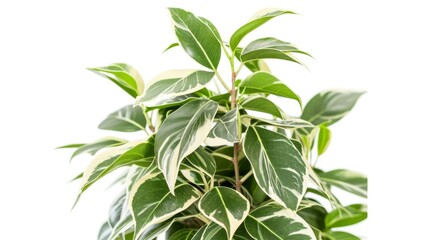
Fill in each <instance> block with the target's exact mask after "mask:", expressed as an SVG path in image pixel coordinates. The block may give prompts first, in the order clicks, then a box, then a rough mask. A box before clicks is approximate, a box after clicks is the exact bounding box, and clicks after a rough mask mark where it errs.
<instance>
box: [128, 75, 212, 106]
mask: <svg viewBox="0 0 429 240" xmlns="http://www.w3.org/2000/svg"><path fill="white" fill-rule="evenodd" d="M213 76H214V72H206V71H199V70H170V71H167V72H164V73H161V74H160V75H158V76H157V77H155V79H154V80H152V84H150V85H149V87H147V89H146V91H145V92H144V94H143V95H142V96H140V97H138V99H137V104H142V103H144V102H147V101H150V100H153V99H155V98H157V97H160V96H163V95H164V96H168V97H174V96H181V95H186V94H189V93H193V92H196V91H198V90H200V89H202V88H204V86H205V85H206V84H207V83H208V82H209V81H210V80H211V79H212V78H213Z"/></svg>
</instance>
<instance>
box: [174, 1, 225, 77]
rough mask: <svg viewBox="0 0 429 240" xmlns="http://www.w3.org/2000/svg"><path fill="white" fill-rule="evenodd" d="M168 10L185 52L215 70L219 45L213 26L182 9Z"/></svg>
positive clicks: (217, 63) (217, 62)
mask: <svg viewBox="0 0 429 240" xmlns="http://www.w3.org/2000/svg"><path fill="white" fill-rule="evenodd" d="M169 10H170V14H171V17H172V19H173V22H174V29H175V31H176V36H177V38H178V39H179V42H180V45H181V46H182V47H183V49H185V51H186V53H188V55H189V56H191V57H192V58H193V59H194V60H195V61H197V62H198V63H200V64H201V65H203V66H205V67H207V68H210V69H213V70H215V69H216V68H217V67H218V65H219V61H220V56H221V46H220V43H219V41H218V39H217V37H216V35H215V33H214V31H213V28H212V27H213V26H209V25H208V24H207V22H205V21H203V20H201V19H200V18H199V17H197V16H195V15H194V14H192V13H190V12H188V11H185V10H183V9H179V8H169Z"/></svg>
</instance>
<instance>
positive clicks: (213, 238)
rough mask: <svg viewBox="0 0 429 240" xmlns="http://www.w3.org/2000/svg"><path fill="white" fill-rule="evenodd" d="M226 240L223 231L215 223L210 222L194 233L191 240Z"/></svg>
mask: <svg viewBox="0 0 429 240" xmlns="http://www.w3.org/2000/svg"><path fill="white" fill-rule="evenodd" d="M208 239H210V240H226V239H228V238H227V236H226V232H225V230H224V229H223V228H222V227H221V226H219V225H218V224H216V223H215V222H210V223H209V224H207V225H205V226H203V227H202V228H200V229H199V230H198V232H197V233H195V235H194V237H193V238H192V239H191V240H208Z"/></svg>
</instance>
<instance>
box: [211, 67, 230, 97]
mask: <svg viewBox="0 0 429 240" xmlns="http://www.w3.org/2000/svg"><path fill="white" fill-rule="evenodd" d="M215 74H216V77H217V79H219V82H220V83H222V86H223V87H224V88H225V89H226V90H227V91H228V92H229V91H231V89H229V87H228V85H227V84H226V83H225V81H224V80H223V79H222V77H221V76H220V74H219V72H218V71H217V70H215Z"/></svg>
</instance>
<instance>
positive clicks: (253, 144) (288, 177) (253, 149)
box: [243, 126, 308, 210]
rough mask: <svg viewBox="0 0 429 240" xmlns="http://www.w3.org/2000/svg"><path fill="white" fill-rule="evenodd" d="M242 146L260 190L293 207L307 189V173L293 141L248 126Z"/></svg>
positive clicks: (288, 206)
mask: <svg viewBox="0 0 429 240" xmlns="http://www.w3.org/2000/svg"><path fill="white" fill-rule="evenodd" d="M243 147H244V153H245V154H246V156H247V158H248V159H249V161H250V164H251V165H252V169H253V174H254V176H255V179H256V181H257V183H258V184H259V186H260V187H261V189H262V190H263V191H264V192H265V193H266V194H267V195H268V196H270V197H271V198H272V199H273V200H274V201H276V202H277V203H279V204H281V205H282V206H284V207H286V208H290V209H293V210H296V209H297V207H298V204H299V202H300V201H301V199H302V197H303V196H304V193H305V191H306V188H307V183H308V172H307V167H306V164H305V162H304V159H303V158H302V156H301V154H300V153H299V152H298V150H297V149H296V148H295V146H294V145H293V143H292V142H291V141H290V140H289V139H288V138H287V137H286V136H285V135H282V134H280V133H276V132H273V131H270V130H267V129H264V128H261V127H255V126H251V127H249V128H248V130H247V133H246V136H245V137H244V142H243Z"/></svg>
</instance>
